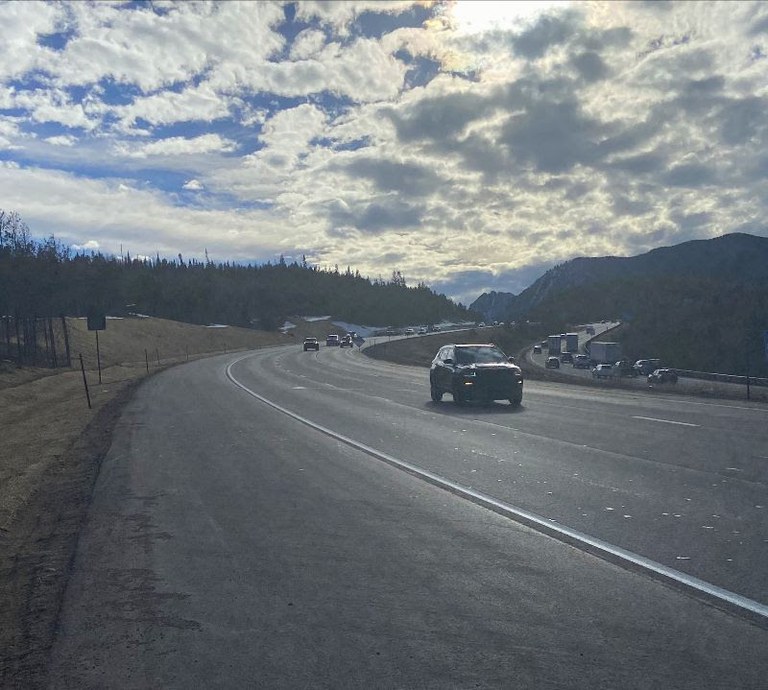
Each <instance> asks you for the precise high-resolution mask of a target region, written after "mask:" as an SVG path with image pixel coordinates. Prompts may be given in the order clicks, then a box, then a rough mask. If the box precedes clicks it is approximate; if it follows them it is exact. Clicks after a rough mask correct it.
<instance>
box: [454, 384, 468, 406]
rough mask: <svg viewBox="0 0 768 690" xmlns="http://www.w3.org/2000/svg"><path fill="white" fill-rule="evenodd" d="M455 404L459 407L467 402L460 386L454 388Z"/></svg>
mask: <svg viewBox="0 0 768 690" xmlns="http://www.w3.org/2000/svg"><path fill="white" fill-rule="evenodd" d="M453 402H455V403H456V404H457V405H463V404H464V403H465V402H466V399H465V398H464V393H463V392H462V390H461V389H460V388H459V387H458V386H454V387H453Z"/></svg>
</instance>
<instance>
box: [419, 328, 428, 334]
mask: <svg viewBox="0 0 768 690" xmlns="http://www.w3.org/2000/svg"><path fill="white" fill-rule="evenodd" d="M426 334H427V329H426V328H420V329H419V335H426Z"/></svg>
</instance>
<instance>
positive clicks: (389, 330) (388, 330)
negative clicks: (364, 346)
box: [384, 328, 397, 335]
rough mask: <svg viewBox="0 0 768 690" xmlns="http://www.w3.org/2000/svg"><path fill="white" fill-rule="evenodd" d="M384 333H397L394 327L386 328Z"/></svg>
mask: <svg viewBox="0 0 768 690" xmlns="http://www.w3.org/2000/svg"><path fill="white" fill-rule="evenodd" d="M384 335H397V331H396V330H395V329H394V328H388V329H387V330H386V331H385V333H384Z"/></svg>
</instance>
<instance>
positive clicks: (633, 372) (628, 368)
mask: <svg viewBox="0 0 768 690" xmlns="http://www.w3.org/2000/svg"><path fill="white" fill-rule="evenodd" d="M611 375H612V376H613V377H614V378H617V379H621V378H632V379H633V378H636V377H637V369H635V368H634V367H633V366H632V365H631V364H630V363H629V362H628V361H627V360H626V359H622V360H619V361H618V362H616V363H615V364H614V365H613V369H612V371H611Z"/></svg>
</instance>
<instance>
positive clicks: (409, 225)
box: [0, 0, 768, 301]
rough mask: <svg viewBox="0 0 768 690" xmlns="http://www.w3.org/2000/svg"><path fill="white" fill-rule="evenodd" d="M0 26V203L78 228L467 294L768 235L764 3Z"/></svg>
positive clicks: (533, 6) (110, 8) (285, 12)
mask: <svg viewBox="0 0 768 690" xmlns="http://www.w3.org/2000/svg"><path fill="white" fill-rule="evenodd" d="M0 19H2V21H3V24H4V26H6V27H10V29H9V31H8V34H9V37H10V38H9V41H8V42H7V46H6V50H5V51H4V53H3V55H0V148H2V150H3V155H4V158H5V159H6V160H5V162H4V163H3V164H2V166H0V184H2V188H3V191H4V200H3V204H4V205H6V206H9V207H11V208H14V209H16V210H18V211H19V212H20V213H21V214H22V215H23V216H24V217H25V219H26V220H27V222H28V223H29V224H30V226H31V227H33V229H35V230H38V229H39V230H40V232H41V234H45V233H46V232H47V231H48V230H49V228H50V229H53V226H54V225H57V226H58V227H63V228H65V229H66V237H67V238H68V239H69V240H71V241H72V242H73V243H75V244H77V245H78V246H85V244H86V242H88V241H91V240H94V239H95V238H97V240H96V241H98V242H99V246H100V248H101V249H102V250H104V251H115V249H116V247H118V246H119V244H120V243H122V244H124V245H133V251H134V252H140V251H145V252H146V253H147V254H154V252H155V251H160V252H167V253H168V254H169V255H176V254H177V253H178V252H179V251H181V252H182V253H184V255H185V256H186V255H189V256H195V255H196V252H199V251H200V248H201V247H206V246H207V247H208V248H209V250H210V249H212V248H214V247H215V250H216V256H220V257H222V258H230V259H236V258H238V257H247V258H254V257H258V256H272V257H273V256H275V255H279V254H280V253H286V254H288V255H293V254H295V253H296V251H297V247H299V248H300V250H301V253H305V254H306V255H307V256H308V257H312V261H313V262H314V263H317V264H320V265H326V266H327V265H334V264H339V265H342V266H346V265H350V266H353V267H354V268H357V269H359V270H360V271H361V272H362V273H363V274H364V275H371V276H376V275H378V274H383V275H384V276H387V275H389V274H391V271H392V270H393V269H397V270H401V271H402V272H403V273H404V275H406V278H407V279H408V280H409V281H410V282H416V281H419V280H424V281H426V282H428V283H431V284H434V285H436V286H439V287H441V288H442V289H444V290H446V291H447V292H449V293H450V294H452V295H455V296H459V297H460V298H461V299H462V300H463V301H472V299H473V298H474V297H473V296H472V295H470V294H469V293H470V292H471V291H472V290H477V291H483V290H486V289H496V290H504V289H505V283H506V284H507V285H508V288H507V289H509V290H510V291H512V292H519V290H520V289H522V288H523V287H525V285H524V283H525V282H526V281H531V280H533V279H535V278H536V277H538V275H539V274H540V273H537V272H543V271H544V270H546V268H547V267H548V266H550V265H552V264H553V263H556V262H559V261H563V260H565V259H568V258H571V257H573V256H577V255H605V254H618V255H622V254H624V255H626V254H628V253H633V252H637V251H646V250H648V249H651V248H653V247H654V246H659V245H660V244H668V243H673V242H676V241H678V240H679V241H682V240H683V239H691V238H694V237H699V238H705V237H711V236H714V235H717V234H722V233H724V232H732V231H735V230H739V229H744V228H749V229H750V230H751V231H756V232H763V233H764V232H766V231H765V229H764V228H765V225H764V223H763V222H762V219H763V218H764V216H765V213H766V209H765V205H766V201H765V199H764V196H765V195H764V194H763V190H762V187H763V186H764V184H765V180H766V179H767V178H768V151H766V143H767V141H768V137H767V135H768V121H766V118H765V117H764V113H765V112H766V110H768V108H767V107H766V106H768V100H767V99H768V91H767V90H766V86H765V85H766V83H768V57H766V56H768V32H767V31H766V29H765V27H766V26H768V8H767V7H766V5H765V4H763V3H759V2H739V3H722V4H715V3H712V4H707V5H704V4H701V3H682V2H680V3H678V2H672V3H623V2H611V3H602V2H593V3H577V4H568V3H512V4H507V3H483V2H469V3H461V2H459V3H441V4H439V5H432V4H428V3H427V4H413V3H409V2H389V3H383V2H368V1H367V0H366V1H364V2H317V3H313V2H302V3H298V4H296V5H292V4H289V5H283V4H278V3H270V2H259V3H252V2H245V3H239V2H226V3H169V4H163V5H162V6H159V5H158V6H156V7H155V6H152V5H149V4H138V5H133V4H128V5H124V4H117V3H104V4H96V3H69V4H37V3H6V4H3V5H0ZM193 192H194V193H193ZM56 234H57V237H60V236H61V234H60V232H59V231H58V229H56ZM475 296H476V295H475Z"/></svg>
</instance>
